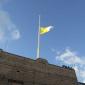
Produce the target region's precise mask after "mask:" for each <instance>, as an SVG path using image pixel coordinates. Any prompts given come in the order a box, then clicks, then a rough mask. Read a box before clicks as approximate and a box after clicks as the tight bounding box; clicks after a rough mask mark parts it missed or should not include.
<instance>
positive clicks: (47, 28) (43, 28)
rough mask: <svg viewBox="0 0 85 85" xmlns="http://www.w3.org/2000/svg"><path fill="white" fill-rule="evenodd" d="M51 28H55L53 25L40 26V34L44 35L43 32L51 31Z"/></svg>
mask: <svg viewBox="0 0 85 85" xmlns="http://www.w3.org/2000/svg"><path fill="white" fill-rule="evenodd" d="M51 29H53V26H48V27H41V28H40V35H43V34H45V33H47V32H49V31H50V30H51Z"/></svg>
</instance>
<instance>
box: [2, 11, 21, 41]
mask: <svg viewBox="0 0 85 85" xmlns="http://www.w3.org/2000/svg"><path fill="white" fill-rule="evenodd" d="M19 38H20V31H19V30H18V29H17V27H16V25H15V24H14V23H13V22H12V20H11V18H10V15H9V14H8V12H5V11H2V10H0V42H1V41H4V40H17V39H19Z"/></svg>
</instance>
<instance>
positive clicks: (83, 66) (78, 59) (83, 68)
mask: <svg viewBox="0 0 85 85" xmlns="http://www.w3.org/2000/svg"><path fill="white" fill-rule="evenodd" d="M56 53H57V52H56ZM56 61H61V62H62V63H63V64H67V65H71V66H73V68H74V69H75V72H76V75H77V78H78V80H79V81H81V82H84V83H85V59H83V57H82V56H79V55H78V54H77V53H76V52H74V51H71V50H70V49H67V48H66V49H65V50H64V51H63V52H58V54H57V56H56Z"/></svg>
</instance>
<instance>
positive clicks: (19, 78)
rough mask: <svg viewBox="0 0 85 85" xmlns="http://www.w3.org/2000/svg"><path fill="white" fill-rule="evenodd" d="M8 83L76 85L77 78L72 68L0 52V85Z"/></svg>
mask: <svg viewBox="0 0 85 85" xmlns="http://www.w3.org/2000/svg"><path fill="white" fill-rule="evenodd" d="M10 82H11V83H12V82H15V83H18V84H13V85H22V84H23V85H77V78H76V75H75V71H74V70H73V69H72V68H64V67H59V66H56V65H52V64H49V63H48V62H47V61H46V60H44V59H37V60H32V59H29V58H25V57H22V56H18V55H14V54H11V53H7V52H4V51H1V52H0V85H11V84H10ZM7 83H9V84H7Z"/></svg>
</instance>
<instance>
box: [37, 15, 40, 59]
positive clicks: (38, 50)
mask: <svg viewBox="0 0 85 85" xmlns="http://www.w3.org/2000/svg"><path fill="white" fill-rule="evenodd" d="M39 57H40V15H39V27H38V46H37V59H38V58H39Z"/></svg>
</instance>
